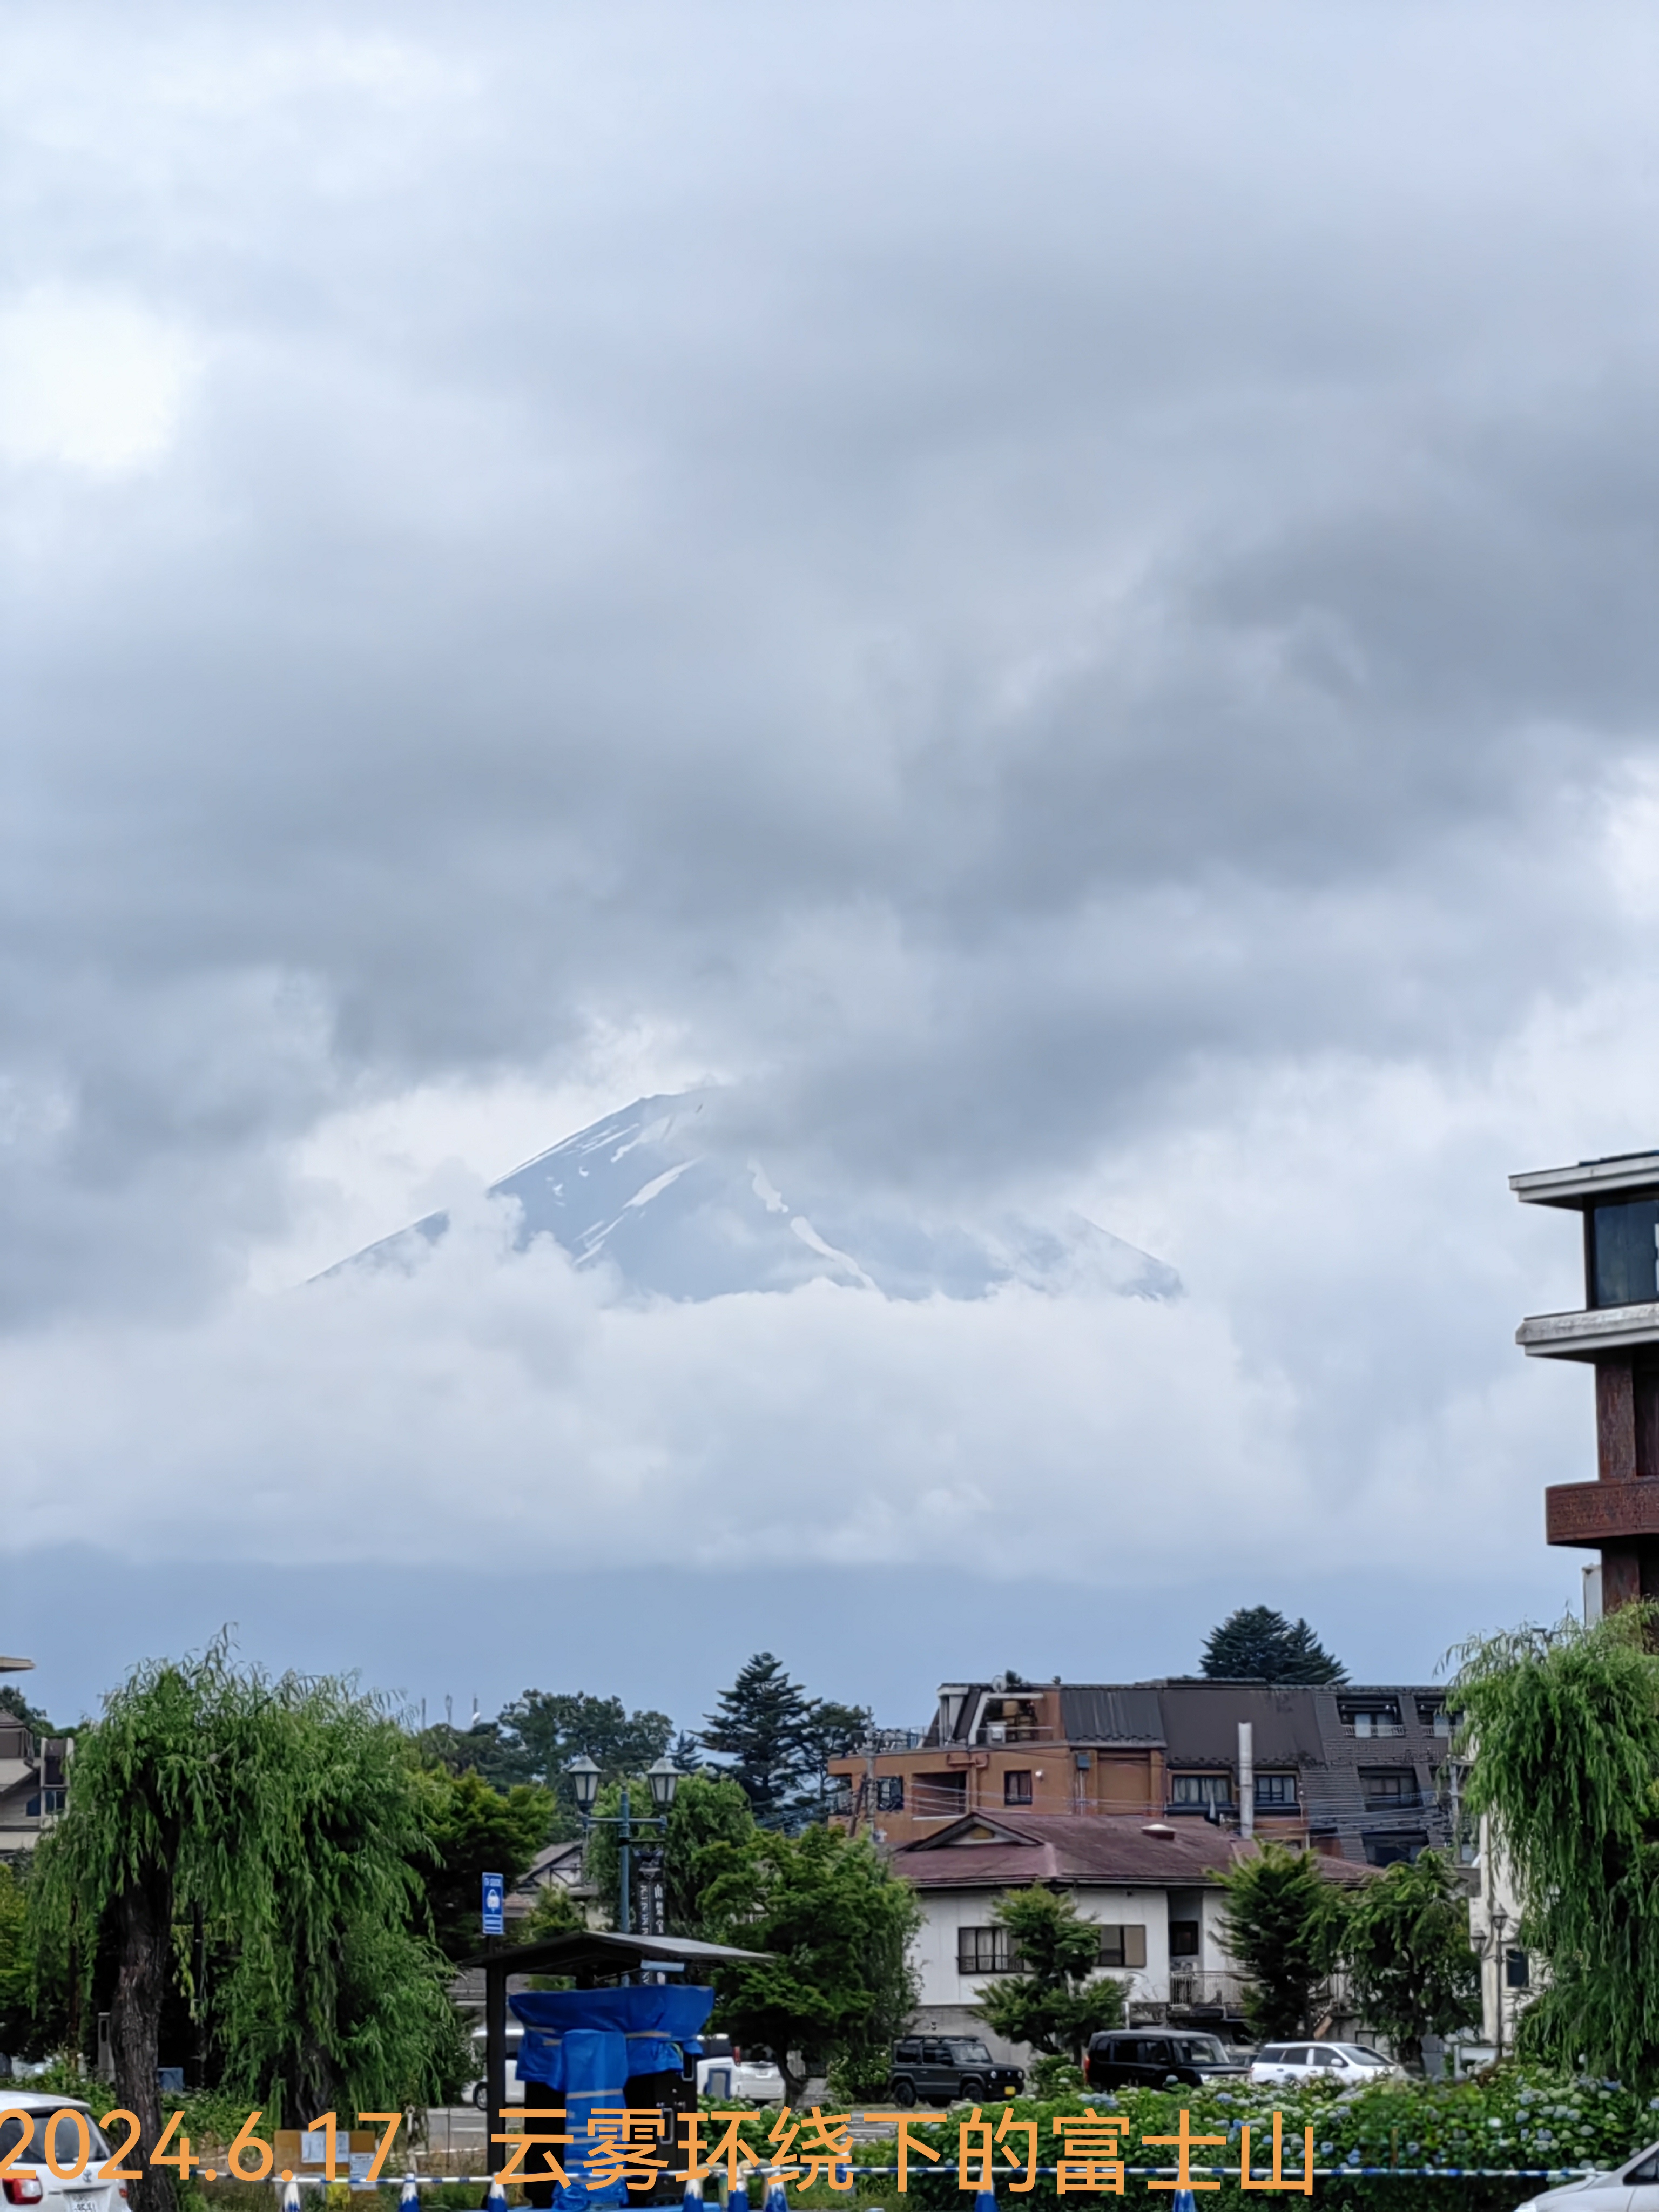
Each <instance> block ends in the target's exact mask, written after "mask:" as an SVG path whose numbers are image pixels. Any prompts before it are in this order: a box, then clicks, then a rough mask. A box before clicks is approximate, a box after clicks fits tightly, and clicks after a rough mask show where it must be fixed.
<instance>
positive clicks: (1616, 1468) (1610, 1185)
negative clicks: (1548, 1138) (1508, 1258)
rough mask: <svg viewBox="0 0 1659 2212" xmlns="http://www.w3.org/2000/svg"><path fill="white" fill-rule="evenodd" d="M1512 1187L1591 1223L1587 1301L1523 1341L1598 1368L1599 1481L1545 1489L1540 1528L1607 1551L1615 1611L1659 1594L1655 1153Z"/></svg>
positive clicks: (1605, 1595) (1524, 1198)
mask: <svg viewBox="0 0 1659 2212" xmlns="http://www.w3.org/2000/svg"><path fill="white" fill-rule="evenodd" d="M1510 1189H1511V1190H1512V1191H1513V1192H1514V1193H1515V1194H1516V1197H1517V1198H1518V1199H1519V1200H1521V1202H1522V1205H1523V1206H1553V1207H1556V1208H1558V1209H1559V1210H1560V1211H1562V1212H1569V1213H1577V1214H1578V1215H1579V1216H1580V1217H1581V1218H1582V1222H1583V1249H1584V1303H1583V1306H1582V1307H1577V1308H1575V1309H1574V1310H1572V1311H1571V1312H1569V1313H1551V1314H1534V1315H1532V1316H1530V1317H1529V1318H1528V1319H1527V1320H1526V1321H1523V1322H1522V1324H1521V1326H1520V1328H1518V1329H1517V1330H1516V1343H1517V1344H1519V1345H1520V1346H1521V1348H1522V1351H1523V1352H1526V1353H1527V1354H1528V1358H1533V1359H1569V1360H1577V1361H1579V1362H1582V1363H1583V1364H1585V1365H1587V1366H1589V1367H1592V1368H1594V1370H1595V1475H1596V1479H1595V1481H1594V1482H1559V1483H1555V1484H1553V1485H1552V1486H1551V1487H1550V1488H1549V1489H1547V1491H1546V1492H1544V1533H1545V1535H1546V1538H1547V1541H1549V1542H1550V1543H1552V1544H1564V1545H1570V1546H1576V1547H1580V1548H1582V1549H1583V1550H1586V1551H1592V1552H1595V1553H1598V1554H1599V1556H1600V1560H1601V1577H1600V1590H1599V1599H1600V1602H1601V1605H1602V1606H1604V1607H1606V1608H1607V1610H1608V1611H1609V1612H1611V1611H1613V1609H1614V1608H1615V1607H1619V1606H1621V1605H1627V1604H1629V1603H1630V1602H1631V1601H1632V1600H1633V1599H1637V1598H1655V1597H1659V1152H1621V1153H1619V1154H1617V1155H1615V1156H1614V1157H1613V1158H1610V1159H1600V1160H1581V1161H1580V1162H1579V1163H1578V1164H1577V1166H1576V1167H1569V1168H1547V1169H1544V1170H1541V1171H1539V1172H1535V1173H1532V1174H1528V1175H1514V1176H1510Z"/></svg>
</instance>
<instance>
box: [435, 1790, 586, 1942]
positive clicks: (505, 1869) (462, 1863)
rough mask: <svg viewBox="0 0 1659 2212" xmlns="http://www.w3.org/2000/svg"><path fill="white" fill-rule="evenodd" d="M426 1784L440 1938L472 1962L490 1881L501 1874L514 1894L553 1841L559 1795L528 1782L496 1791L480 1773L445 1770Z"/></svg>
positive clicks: (437, 1933)
mask: <svg viewBox="0 0 1659 2212" xmlns="http://www.w3.org/2000/svg"><path fill="white" fill-rule="evenodd" d="M425 1784H426V1788H427V1791H428V1796H429V1799H430V1803H429V1806H428V1816H427V1817H428V1823H429V1825H430V1827H431V1831H432V1836H433V1842H434V1845H435V1850H436V1853H437V1859H436V1863H435V1866H434V1867H433V1868H432V1869H431V1870H430V1871H429V1872H428V1875H427V1878H426V1895H427V1905H428V1910H429V1911H430V1912H431V1915H432V1926H433V1932H434V1934H435V1936H437V1939H438V1942H439V1943H440V1944H441V1946H442V1948H443V1949H444V1951H445V1953H446V1954H447V1956H448V1957H450V1958H451V1959H459V1958H464V1957H465V1955H466V1954H467V1953H468V1952H470V1951H476V1950H477V1948H478V1943H479V1933H478V1929H479V1920H478V1899H479V1896H480V1893H481V1887H482V1881H483V1875H486V1874H499V1875H501V1878H502V1880H503V1881H505V1882H506V1884H507V1887H508V1888H509V1889H511V1888H513V1887H514V1886H515V1885H516V1884H517V1883H518V1882H519V1881H520V1879H521V1877H522V1876H523V1875H525V1873H526V1871H527V1870H528V1869H529V1867H530V1865H531V1863H532V1861H533V1860H534V1858H535V1857H536V1854H537V1853H538V1851H539V1850H541V1848H542V1846H543V1844H544V1843H545V1842H546V1841H547V1839H548V1836H549V1833H550V1830H551V1828H552V1825H553V1817H554V1812H555V1805H554V1799H553V1794H552V1792H551V1791H550V1790H544V1789H543V1788H542V1787H541V1786H540V1785H539V1784H535V1783H526V1782H516V1783H513V1784H512V1785H511V1786H510V1787H509V1788H508V1789H507V1790H494V1789H492V1788H491V1787H490V1785H489V1783H487V1782H486V1781H484V1779H483V1777H482V1776H480V1775H478V1774H475V1773H466V1774H451V1773H449V1772H448V1771H447V1770H446V1769H442V1768H439V1769H435V1770H433V1771H429V1772H428V1774H427V1776H426V1777H425Z"/></svg>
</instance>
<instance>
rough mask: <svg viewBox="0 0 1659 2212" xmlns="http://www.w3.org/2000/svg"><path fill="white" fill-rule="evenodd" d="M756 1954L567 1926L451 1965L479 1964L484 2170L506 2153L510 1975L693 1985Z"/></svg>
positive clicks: (760, 1954)
mask: <svg viewBox="0 0 1659 2212" xmlns="http://www.w3.org/2000/svg"><path fill="white" fill-rule="evenodd" d="M768 1956H769V1954H768V1953H766V1952H764V1951H742V1950H738V1948H736V1947H735V1946H734V1945H732V1944H730V1943H703V1942H697V1941H696V1939H695V1938H694V1937H692V1936H619V1935H617V1933H616V1932H615V1930H614V1929H609V1928H573V1929H568V1930H567V1931H566V1933H564V1934H563V1935H561V1936H548V1937H547V1938H546V1939H545V1940H544V1942H540V1943H505V1942H497V1943H490V1944H489V1945H487V1946H486V1948H484V1949H483V1950H482V1951H475V1952H474V1953H473V1954H472V1955H471V1957H470V1958H466V1959H463V1960H460V1961H459V1965H460V1966H462V1967H463V1968H474V1967H479V1966H481V1967H483V1978H484V2088H485V2096H486V2106H485V2111H486V2128H485V2133H486V2136H488V2138H489V2140H488V2141H487V2142H486V2144H485V2149H486V2151H487V2153H488V2161H489V2162H488V2166H487V2168H486V2171H487V2172H490V2173H495V2172H499V2171H500V2170H501V2167H502V2166H505V2165H506V2163H507V2148H506V2146H505V2145H504V2144H502V2143H499V2142H496V2141H495V2137H496V2136H499V2135H501V2134H503V2133H505V2127H504V2124H503V2121H502V2117H501V2116H502V2113H503V2112H504V2111H505V2109H506V2107H507V1981H508V1978H510V1977H512V1976H514V1975H520V1976H522V1975H526V1974H568V1976H569V1977H570V1978H571V1979H572V1980H573V1981H574V1984H575V1985H576V1987H577V1988H578V1989H589V1990H592V1989H599V1988H601V1987H603V1986H604V1985H605V1984H606V1983H608V1982H628V1981H633V1980H635V1979H641V1978H645V1977H646V1976H650V1977H651V1978H653V1980H654V1979H655V1978H657V1977H658V1976H659V1975H660V1976H662V1977H664V1978H673V1979H674V1980H675V1981H684V1982H688V1983H696V1982H700V1981H703V1980H705V1979H706V1978H708V1977H709V1976H711V1975H712V1974H713V1972H714V1969H715V1968H716V1967H718V1966H724V1965H726V1964H727V1963H728V1962H730V1961H732V1960H757V1961H758V1960H762V1959H764V1958H766V1957H768Z"/></svg>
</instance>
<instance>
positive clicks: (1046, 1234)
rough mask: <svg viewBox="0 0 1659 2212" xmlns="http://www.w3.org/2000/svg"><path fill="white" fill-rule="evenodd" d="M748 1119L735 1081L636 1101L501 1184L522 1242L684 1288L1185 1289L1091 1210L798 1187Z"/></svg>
mask: <svg viewBox="0 0 1659 2212" xmlns="http://www.w3.org/2000/svg"><path fill="white" fill-rule="evenodd" d="M737 1119H738V1117H737V1115H736V1114H735V1112H734V1111H733V1106H732V1093H730V1092H722V1091H687V1092H684V1093H682V1094H681V1095H679V1096H678V1097H656V1098H640V1099H636V1100H635V1103H633V1105H631V1106H628V1107H624V1108H623V1110H622V1112H621V1113H619V1114H611V1115H607V1116H606V1117H605V1120H604V1121H595V1122H594V1123H592V1126H591V1127H588V1128H586V1129H581V1130H579V1131H578V1132H577V1133H576V1134H575V1135H574V1137H567V1138H566V1139H564V1141H563V1143H562V1144H558V1145H555V1146H553V1148H552V1150H551V1151H550V1152H542V1153H540V1154H539V1155H538V1157H537V1158H535V1159H533V1160H530V1161H528V1162H526V1164H525V1165H524V1166H523V1167H521V1168H515V1169H514V1170H513V1173H512V1174H511V1175H509V1176H503V1177H502V1178H501V1182H497V1183H495V1184H492V1185H491V1187H490V1193H489V1194H490V1196H491V1197H492V1198H511V1199H514V1200H517V1201H518V1205H519V1208H520V1220H519V1228H518V1237H517V1241H518V1243H519V1244H520V1247H521V1248H522V1247H523V1246H524V1245H526V1244H527V1243H529V1242H530V1240H531V1239H532V1237H541V1236H550V1237H554V1238H556V1240H557V1242H558V1243H560V1244H561V1245H562V1247H563V1248H564V1249H565V1250H566V1251H567V1252H568V1253H569V1254H570V1255H571V1256H572V1258H573V1259H574V1261H576V1264H577V1265H578V1266H579V1267H595V1266H599V1265H601V1264H603V1263H605V1262H607V1261H608V1262H609V1263H610V1264H611V1266H613V1267H615V1268H616V1269H617V1273H619V1274H620V1276H621V1277H622V1279H623V1283H624V1284H625V1285H627V1286H628V1287H629V1289H631V1290H633V1291H639V1292H643V1293H647V1294H651V1293H654V1294H656V1295H658V1296H661V1297H671V1298H715V1297H723V1296H726V1295H728V1294H729V1293H731V1292H733V1291H787V1290H793V1289H794V1288H795V1287H796V1286H797V1285H799V1284H802V1283H805V1282H810V1281H811V1280H812V1279H815V1278H818V1277H823V1278H825V1279H828V1280H829V1281H832V1282H836V1283H842V1284H846V1285H852V1286H856V1287H858V1288H860V1289H864V1290H872V1291H879V1292H881V1293H882V1294H883V1295H884V1296H885V1297H894V1298H925V1297H932V1296H933V1295H935V1294H939V1295H942V1296H944V1297H951V1298H978V1297H986V1296H987V1294H988V1293H989V1292H990V1291H994V1289H995V1288H996V1287H997V1286H998V1285H999V1284H1002V1283H1009V1282H1024V1283H1028V1284H1030V1285H1035V1286H1036V1287H1037V1288H1039V1289H1042V1290H1046V1291H1066V1290H1077V1289H1093V1290H1097V1291H1099V1290H1106V1291H1117V1292H1119V1293H1121V1295H1123V1296H1125V1297H1142V1298H1170V1297H1178V1296H1179V1295H1180V1292H1181V1279H1180V1277H1179V1276H1178V1275H1177V1274H1176V1272H1175V1270H1174V1268H1172V1267H1167V1266H1165V1264H1164V1261H1161V1260H1155V1259H1153V1258H1152V1256H1151V1255H1149V1254H1147V1253H1146V1252H1142V1251H1139V1250H1138V1249H1137V1248H1136V1247H1135V1246H1134V1245H1133V1244H1128V1243H1125V1242H1124V1241H1123V1239H1122V1238H1121V1237H1114V1236H1112V1235H1111V1234H1110V1233H1109V1231H1106V1230H1103V1229H1098V1228H1097V1227H1096V1226H1095V1225H1094V1223H1093V1222H1091V1221H1085V1219H1084V1218H1082V1216H1081V1215H1079V1214H1072V1215H1069V1216H1068V1217H1067V1218H1066V1220H1065V1222H1064V1224H1063V1225H1061V1226H1060V1227H1059V1228H1054V1227H1048V1226H1045V1225H1042V1224H1040V1223H1036V1222H1033V1221H1030V1220H1026V1219H1024V1218H1015V1217H1006V1218H1002V1219H1000V1220H999V1221H997V1222H996V1223H995V1224H994V1225H991V1226H990V1227H988V1228H987V1227H981V1228H977V1229H969V1228H965V1227H959V1226H953V1225H939V1223H936V1222H929V1221H927V1220H924V1219H923V1218H921V1217H920V1216H919V1215H916V1214H914V1213H911V1212H907V1211H905V1210H904V1209H903V1208H902V1206H896V1205H895V1204H894V1203H893V1202H892V1201H890V1200H888V1201H884V1202H882V1203H864V1202H860V1201H859V1200H848V1199H846V1198H843V1197H836V1196H832V1195H831V1194H827V1193H824V1192H819V1191H808V1190H806V1189H805V1188H799V1187H798V1186H797V1185H796V1184H795V1183H793V1182H790V1185H789V1188H788V1189H787V1192H786V1190H784V1189H781V1188H779V1187H778V1186H777V1185H776V1184H775V1182H773V1180H772V1178H771V1176H769V1174H768V1173H767V1170H766V1168H765V1165H764V1164H763V1162H762V1161H761V1160H760V1159H759V1158H757V1156H756V1154H755V1152H754V1150H753V1148H752V1146H750V1144H749V1143H748V1142H746V1141H745V1140H744V1137H743V1134H742V1132H741V1130H740V1129H739V1128H738V1127H737V1126H736V1125H737ZM786 1180H788V1179H787V1178H786ZM448 1225H449V1222H448V1216H447V1214H443V1213H434V1214H429V1215H428V1216H427V1218H425V1219H424V1220H422V1221H418V1222H416V1223H415V1224H414V1225H413V1226H412V1227H411V1228H410V1229H406V1230H404V1231H400V1232H399V1233H398V1235H397V1236H395V1237H387V1238H386V1239H385V1241H384V1242H382V1243H379V1244H374V1245H371V1246H370V1247H369V1248H368V1251H366V1252H363V1253H360V1254H359V1255H357V1260H356V1261H355V1262H347V1263H346V1264H348V1265H355V1264H360V1263H362V1262H363V1261H395V1260H397V1259H398V1257H400V1256H405V1255H408V1254H409V1252H410V1249H411V1248H410V1239H411V1238H414V1237H426V1238H428V1239H432V1240H436V1239H437V1238H439V1237H442V1236H443V1234H444V1233H445V1231H447V1228H448Z"/></svg>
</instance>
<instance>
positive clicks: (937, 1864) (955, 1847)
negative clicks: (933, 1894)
mask: <svg viewBox="0 0 1659 2212" xmlns="http://www.w3.org/2000/svg"><path fill="white" fill-rule="evenodd" d="M1171 1830H1172V1831H1173V1832H1170V1831H1171ZM1254 1849H1255V1846H1254V1845H1253V1844H1249V1843H1246V1842H1245V1841H1244V1840H1243V1838H1242V1837H1240V1836H1239V1835H1238V1834H1237V1832H1232V1831H1229V1830H1227V1829H1224V1828H1217V1827H1212V1826H1211V1825H1210V1823H1209V1822H1208V1821H1207V1820H1190V1821H1182V1823H1181V1824H1180V1825H1179V1826H1176V1824H1175V1823H1174V1822H1172V1821H1171V1822H1154V1823H1151V1824H1149V1823H1148V1822H1146V1820H1123V1819H1120V1818H1118V1817H1115V1815H1113V1814H1108V1813H1021V1814H1004V1813H1000V1812H998V1813H969V1814H965V1815H964V1816H963V1818H962V1819H961V1820H953V1821H952V1822H951V1825H950V1826H949V1827H946V1828H941V1829H940V1830H939V1832H938V1833H937V1834H936V1835H932V1836H922V1837H919V1838H917V1840H916V1841H915V1843H910V1844H900V1845H899V1846H898V1848H897V1849H896V1850H895V1851H894V1853H893V1855H892V1865H893V1870H894V1872H895V1873H896V1874H902V1875H903V1877H904V1879H905V1880H906V1881H908V1882H913V1883H914V1884H915V1887H917V1888H919V1889H969V1888H979V1887H986V1888H991V1889H1017V1888H1019V1887H1023V1886H1024V1885H1025V1884H1027V1883H1030V1882H1036V1881H1056V1882H1061V1883H1065V1884H1067V1885H1071V1884H1087V1883H1091V1882H1096V1883H1104V1882H1110V1883H1121V1884H1122V1885H1124V1886H1125V1887H1130V1888H1159V1887H1182V1888H1184V1887H1188V1886H1189V1885H1198V1884H1201V1883H1203V1882H1205V1881H1208V1879H1209V1877H1210V1876H1211V1875H1214V1874H1223V1873H1225V1871H1226V1870H1227V1869H1228V1868H1229V1867H1231V1866H1233V1865H1236V1864H1237V1861H1238V1860H1239V1859H1240V1858H1241V1857H1248V1856H1249V1854H1250V1852H1251V1851H1252V1850H1254ZM1314 1863H1315V1864H1316V1866H1317V1867H1318V1869H1319V1871H1320V1873H1321V1874H1322V1875H1325V1876H1326V1877H1327V1879H1328V1880H1330V1881H1338V1882H1343V1881H1367V1880H1369V1879H1370V1873H1371V1869H1370V1868H1369V1867H1362V1866H1355V1865H1351V1864H1349V1863H1348V1862H1346V1860H1342V1859H1334V1858H1332V1859H1328V1858H1325V1857H1322V1855H1321V1854H1319V1853H1317V1852H1316V1853H1315V1854H1314Z"/></svg>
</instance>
